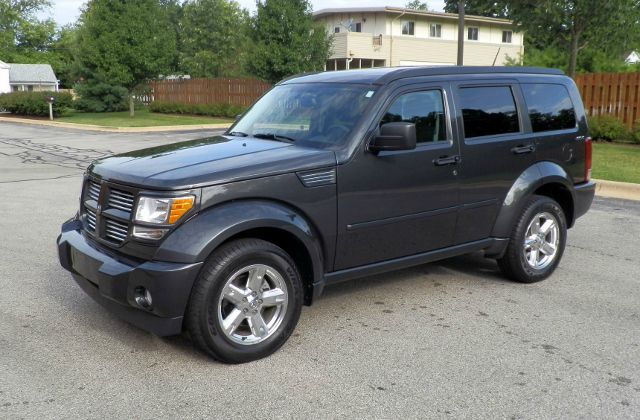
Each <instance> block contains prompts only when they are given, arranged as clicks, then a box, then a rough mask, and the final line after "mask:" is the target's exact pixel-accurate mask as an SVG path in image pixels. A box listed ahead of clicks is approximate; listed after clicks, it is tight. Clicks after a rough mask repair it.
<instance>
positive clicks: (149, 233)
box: [133, 226, 169, 241]
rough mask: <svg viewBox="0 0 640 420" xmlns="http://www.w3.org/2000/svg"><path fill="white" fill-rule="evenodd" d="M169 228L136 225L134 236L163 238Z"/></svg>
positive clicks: (154, 238)
mask: <svg viewBox="0 0 640 420" xmlns="http://www.w3.org/2000/svg"><path fill="white" fill-rule="evenodd" d="M168 230H169V229H158V228H149V227H144V226H134V227H133V236H134V237H136V238H140V239H153V240H156V241H157V240H158V239H162V237H163V236H164V234H165V233H167V231H168Z"/></svg>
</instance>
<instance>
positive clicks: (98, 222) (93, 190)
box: [81, 178, 135, 246]
mask: <svg viewBox="0 0 640 420" xmlns="http://www.w3.org/2000/svg"><path fill="white" fill-rule="evenodd" d="M84 191H85V194H84V199H83V201H82V206H81V213H82V216H83V221H84V230H85V231H86V232H87V233H89V234H90V235H91V236H93V237H94V238H96V239H99V240H102V241H107V242H109V243H111V244H113V245H118V246H119V245H122V244H123V243H124V242H125V241H126V240H127V237H128V236H129V226H130V224H131V217H132V212H133V206H134V202H135V192H134V191H130V190H128V188H126V189H124V188H120V187H119V186H118V185H116V184H112V183H110V182H108V181H105V182H101V181H99V180H96V179H91V178H90V179H88V180H87V181H86V185H85V188H84Z"/></svg>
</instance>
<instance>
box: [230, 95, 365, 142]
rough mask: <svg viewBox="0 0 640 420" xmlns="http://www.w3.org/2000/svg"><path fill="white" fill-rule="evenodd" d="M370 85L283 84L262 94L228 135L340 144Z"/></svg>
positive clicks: (362, 109) (348, 130)
mask: <svg viewBox="0 0 640 420" xmlns="http://www.w3.org/2000/svg"><path fill="white" fill-rule="evenodd" d="M373 94H374V91H373V90H372V89H371V87H370V86H363V85H345V84H338V83H302V84H287V85H280V86H276V87H275V88H273V89H272V90H271V91H269V92H268V93H267V94H266V95H264V96H263V97H262V98H261V99H260V100H259V101H258V102H256V104H255V105H253V107H252V108H251V109H250V110H249V111H247V113H246V114H245V115H244V116H243V117H242V119H240V120H239V121H238V122H237V123H236V124H235V125H234V126H233V127H232V128H231V129H229V134H231V135H236V136H252V137H257V138H265V139H270V140H277V141H284V142H290V143H295V144H301V145H304V146H311V147H320V148H331V147H335V146H340V145H342V144H344V141H345V139H346V138H347V136H348V135H349V133H350V132H351V130H352V129H353V127H354V126H355V124H356V122H357V121H358V120H359V119H360V116H361V115H362V114H363V111H364V109H365V108H366V106H367V105H368V103H369V102H370V100H371V98H372V97H373Z"/></svg>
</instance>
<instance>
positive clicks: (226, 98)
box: [150, 78, 271, 106]
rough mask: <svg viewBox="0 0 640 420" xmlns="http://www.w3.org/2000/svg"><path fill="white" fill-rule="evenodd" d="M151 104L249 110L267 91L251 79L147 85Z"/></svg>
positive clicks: (265, 86)
mask: <svg viewBox="0 0 640 420" xmlns="http://www.w3.org/2000/svg"><path fill="white" fill-rule="evenodd" d="M150 85H151V89H152V91H153V100H154V101H159V102H172V103H180V104H219V103H227V104H233V105H242V106H249V105H251V104H252V103H253V102H254V101H255V100H256V99H258V98H259V97H260V95H262V94H263V93H264V92H266V91H267V90H268V89H270V88H271V85H270V84H268V83H264V82H261V81H259V80H252V79H223V78H219V79H190V80H161V81H155V82H151V84H150Z"/></svg>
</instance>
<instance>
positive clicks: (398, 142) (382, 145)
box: [369, 122, 416, 153]
mask: <svg viewBox="0 0 640 420" xmlns="http://www.w3.org/2000/svg"><path fill="white" fill-rule="evenodd" d="M415 148H416V125H415V124H413V123H409V122H392V123H387V124H384V125H382V126H381V127H380V132H379V134H378V135H376V136H375V137H374V138H373V141H372V142H371V143H370V144H369V150H370V151H371V152H374V153H377V152H380V151H382V150H412V149H415Z"/></svg>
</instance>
